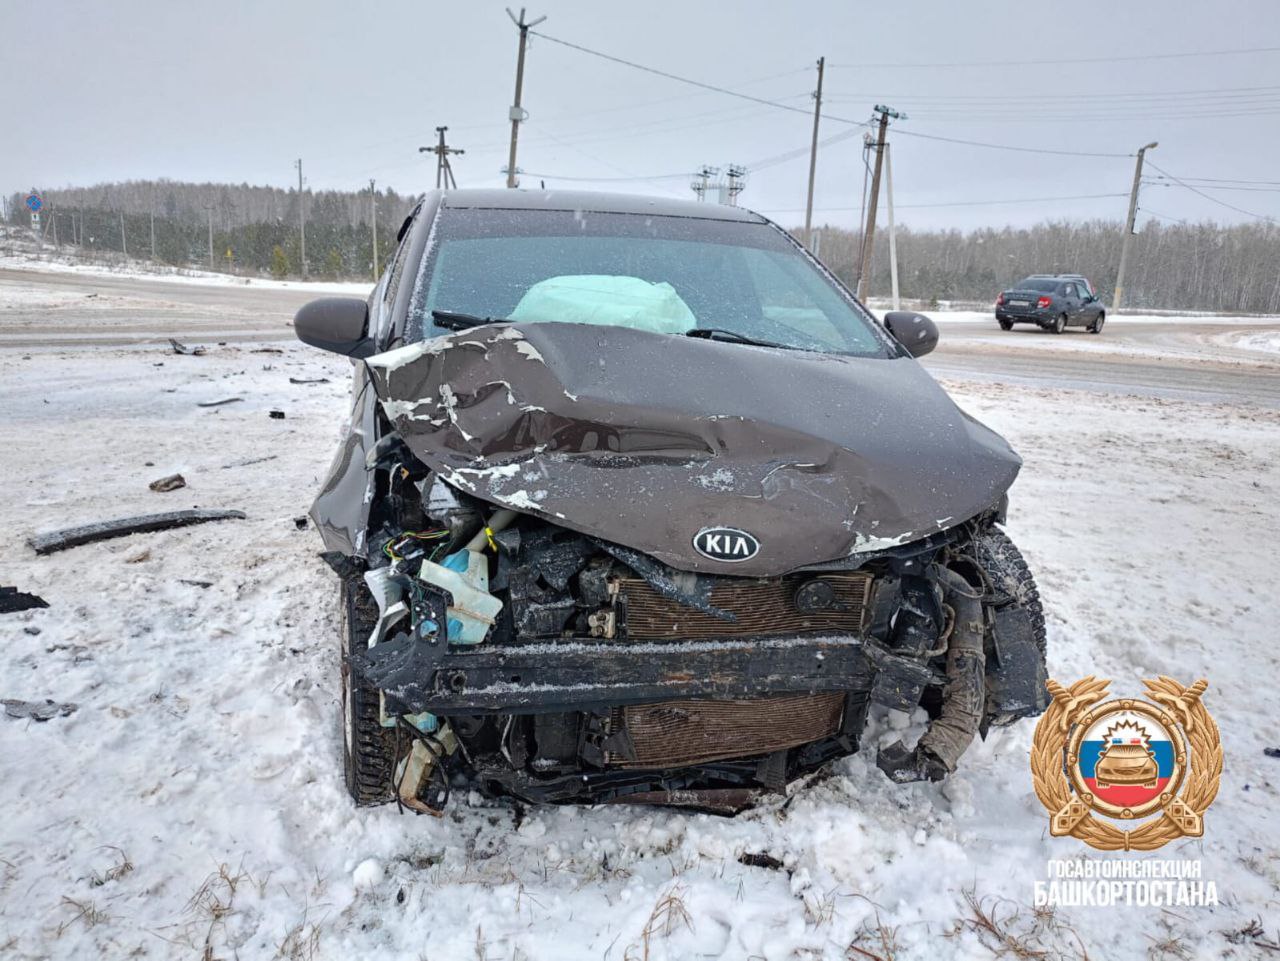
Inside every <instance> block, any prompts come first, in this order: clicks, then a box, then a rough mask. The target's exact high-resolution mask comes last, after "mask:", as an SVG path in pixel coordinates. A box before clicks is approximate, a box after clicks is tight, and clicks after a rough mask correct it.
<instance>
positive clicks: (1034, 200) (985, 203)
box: [763, 128, 1129, 214]
mask: <svg viewBox="0 0 1280 961" xmlns="http://www.w3.org/2000/svg"><path fill="white" fill-rule="evenodd" d="M895 130H896V132H897V133H902V129H901V128H895ZM1127 196H1129V195H1128V194H1126V193H1110V194H1073V195H1071V196H1066V197H1019V198H1018V199H1017V200H953V201H945V202H943V203H932V204H900V203H897V202H895V203H894V207H895V208H896V209H899V210H900V209H902V208H904V207H910V208H911V209H913V210H923V209H926V208H934V207H994V206H999V205H1003V204H1039V203H1049V202H1051V201H1059V200H1101V199H1104V198H1106V199H1109V198H1113V197H1127ZM814 209H815V210H822V211H846V210H857V209H858V208H857V207H815V208H814ZM763 212H765V213H771V214H794V213H804V208H803V207H768V208H764V209H763Z"/></svg>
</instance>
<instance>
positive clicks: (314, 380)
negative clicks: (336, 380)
mask: <svg viewBox="0 0 1280 961" xmlns="http://www.w3.org/2000/svg"><path fill="white" fill-rule="evenodd" d="M289 383H291V384H327V383H329V378H328V377H290V378H289Z"/></svg>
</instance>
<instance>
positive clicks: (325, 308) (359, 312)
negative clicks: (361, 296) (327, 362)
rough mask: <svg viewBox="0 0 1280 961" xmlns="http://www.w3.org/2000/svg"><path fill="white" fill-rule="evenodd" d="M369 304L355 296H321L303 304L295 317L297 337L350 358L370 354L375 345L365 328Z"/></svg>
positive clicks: (306, 342)
mask: <svg viewBox="0 0 1280 961" xmlns="http://www.w3.org/2000/svg"><path fill="white" fill-rule="evenodd" d="M368 326H369V305H368V304H367V303H365V302H364V301H363V300H357V299H356V298H355V297H322V298H321V299H320V300H313V301H311V302H310V303H308V304H304V305H303V306H302V308H301V309H299V311H298V312H297V313H296V314H294V316H293V330H294V333H296V334H297V335H298V340H300V341H302V342H303V343H304V344H310V345H311V346H312V347H319V348H320V349H321V350H331V351H333V352H334V353H335V354H345V355H346V356H348V357H368V356H369V355H370V354H373V353H374V352H375V346H376V345H375V344H374V342H373V340H371V339H370V338H369V337H368V336H366V331H367V329H368Z"/></svg>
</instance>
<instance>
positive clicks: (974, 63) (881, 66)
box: [828, 47, 1280, 70]
mask: <svg viewBox="0 0 1280 961" xmlns="http://www.w3.org/2000/svg"><path fill="white" fill-rule="evenodd" d="M1276 52H1280V47H1242V48H1239V49H1236V50H1191V51H1186V52H1184V53H1148V54H1135V55H1132V56H1127V57H1072V58H1070V59H1068V60H1041V59H1035V60H1004V59H993V60H953V61H950V62H924V63H921V62H918V61H917V62H915V63H903V62H902V61H896V62H892V63H833V64H828V66H830V67H836V68H838V69H855V70H888V69H897V68H903V69H909V70H922V69H932V68H936V67H984V68H987V67H1028V66H1043V65H1045V64H1077V63H1130V62H1136V61H1146V60H1179V59H1184V58H1187V57H1222V56H1235V55H1239V54H1246V53H1276Z"/></svg>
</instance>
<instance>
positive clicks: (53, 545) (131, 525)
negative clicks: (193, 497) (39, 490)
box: [27, 508, 245, 554]
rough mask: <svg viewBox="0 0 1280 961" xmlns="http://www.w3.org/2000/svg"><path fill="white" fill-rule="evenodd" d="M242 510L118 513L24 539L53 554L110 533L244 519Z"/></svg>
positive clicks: (122, 534)
mask: <svg viewBox="0 0 1280 961" xmlns="http://www.w3.org/2000/svg"><path fill="white" fill-rule="evenodd" d="M244 516H245V515H244V511H232V510H217V509H208V508H196V509H194V510H186V511H166V512H165V513H163V514H143V515H141V516H139V517H121V518H117V519H116V520H110V521H97V522H95V523H93V524H82V525H81V526H79V527H67V528H64V529H63V530H60V531H50V532H49V533H47V534H37V535H35V536H34V537H31V538H28V539H27V544H28V545H29V546H30V547H31V548H32V549H33V550H34V551H35V552H36V553H37V554H53V553H55V552H56V551H64V550H66V549H67V548H68V547H79V546H80V545H82V544H92V543H93V542H94V541H105V540H109V539H110V538H113V537H125V536H127V535H129V534H150V533H153V532H155V531H165V530H169V529H170V528H174V527H188V526H190V525H192V524H204V523H206V522H208V521H225V520H244Z"/></svg>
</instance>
